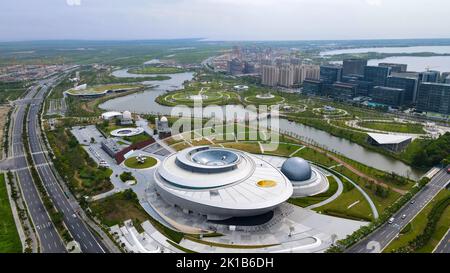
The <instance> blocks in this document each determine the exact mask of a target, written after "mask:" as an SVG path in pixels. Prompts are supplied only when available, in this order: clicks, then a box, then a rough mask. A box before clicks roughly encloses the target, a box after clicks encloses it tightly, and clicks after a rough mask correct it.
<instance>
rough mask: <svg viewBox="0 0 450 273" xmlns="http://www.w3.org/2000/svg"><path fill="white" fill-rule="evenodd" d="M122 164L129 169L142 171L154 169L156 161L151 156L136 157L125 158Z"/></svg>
mask: <svg viewBox="0 0 450 273" xmlns="http://www.w3.org/2000/svg"><path fill="white" fill-rule="evenodd" d="M123 164H124V165H125V167H127V168H130V169H137V170H143V169H150V168H152V167H154V166H155V165H156V164H158V160H157V159H156V158H154V157H151V156H143V155H138V156H132V157H129V158H127V159H126V160H125V161H124V163H123Z"/></svg>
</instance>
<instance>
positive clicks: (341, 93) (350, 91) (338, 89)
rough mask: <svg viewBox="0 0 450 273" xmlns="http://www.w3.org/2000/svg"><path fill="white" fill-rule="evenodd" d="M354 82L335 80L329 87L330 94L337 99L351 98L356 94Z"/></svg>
mask: <svg viewBox="0 0 450 273" xmlns="http://www.w3.org/2000/svg"><path fill="white" fill-rule="evenodd" d="M357 87H358V86H357V85H356V84H352V83H344V82H335V83H334V84H333V88H332V89H331V93H330V96H331V97H333V98H335V99H338V100H351V99H353V98H354V97H355V95H356V89H357Z"/></svg>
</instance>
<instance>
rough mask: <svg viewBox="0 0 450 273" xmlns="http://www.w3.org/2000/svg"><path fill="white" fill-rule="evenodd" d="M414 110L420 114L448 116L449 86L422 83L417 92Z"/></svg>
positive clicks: (449, 112)
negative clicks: (432, 113) (429, 113)
mask: <svg viewBox="0 0 450 273" xmlns="http://www.w3.org/2000/svg"><path fill="white" fill-rule="evenodd" d="M416 108H417V110H419V111H422V112H435V113H441V114H444V115H450V84H444V83H428V82H422V83H421V84H420V85H419V91H418V92H417V102H416Z"/></svg>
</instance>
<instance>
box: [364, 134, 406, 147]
mask: <svg viewBox="0 0 450 273" xmlns="http://www.w3.org/2000/svg"><path fill="white" fill-rule="evenodd" d="M368 135H369V136H370V137H371V138H372V139H373V140H375V141H376V142H377V143H378V144H382V145H383V144H399V143H402V142H404V141H406V140H409V139H412V137H409V136H401V135H388V134H376V133H368Z"/></svg>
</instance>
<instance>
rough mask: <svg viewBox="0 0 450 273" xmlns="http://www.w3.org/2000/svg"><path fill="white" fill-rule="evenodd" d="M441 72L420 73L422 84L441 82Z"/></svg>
mask: <svg viewBox="0 0 450 273" xmlns="http://www.w3.org/2000/svg"><path fill="white" fill-rule="evenodd" d="M440 76H441V72H439V71H433V70H430V71H425V72H421V73H419V79H420V81H421V82H439V78H440Z"/></svg>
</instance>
